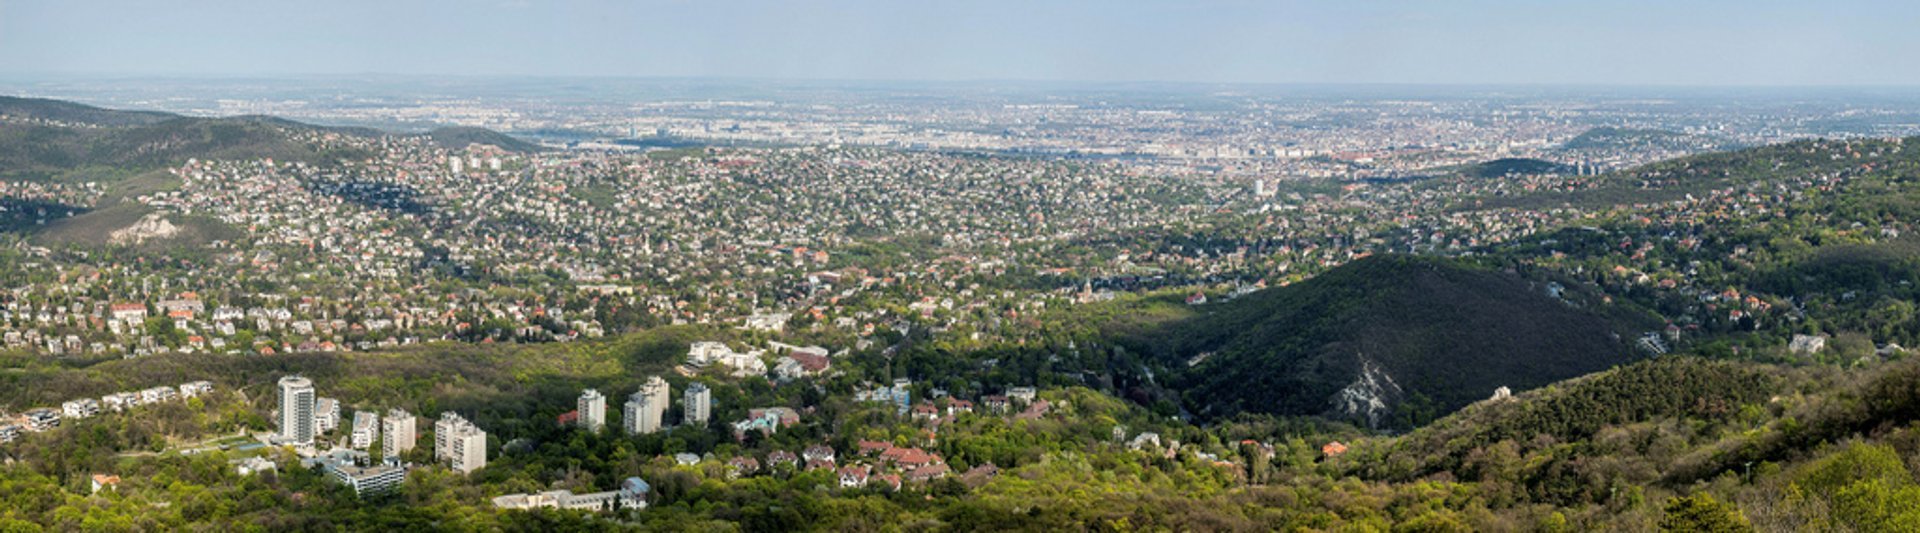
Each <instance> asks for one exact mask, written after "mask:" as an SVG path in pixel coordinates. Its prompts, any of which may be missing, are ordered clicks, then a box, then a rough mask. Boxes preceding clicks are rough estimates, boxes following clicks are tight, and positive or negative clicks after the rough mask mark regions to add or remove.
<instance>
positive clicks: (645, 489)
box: [493, 477, 652, 512]
mask: <svg viewBox="0 0 1920 533" xmlns="http://www.w3.org/2000/svg"><path fill="white" fill-rule="evenodd" d="M651 491H652V487H650V486H648V485H647V482H646V481H643V480H641V479H640V478H637V477H630V478H627V479H626V481H624V482H621V483H620V488H619V489H618V490H610V491H605V492H593V493H587V494H574V493H573V491H568V490H550V491H546V492H535V493H530V494H508V495H505V496H499V497H496V498H494V499H493V506H494V507H498V508H501V509H540V508H545V509H568V510H578V511H595V512H610V511H619V510H625V509H645V508H647V494H648V493H649V492H651Z"/></svg>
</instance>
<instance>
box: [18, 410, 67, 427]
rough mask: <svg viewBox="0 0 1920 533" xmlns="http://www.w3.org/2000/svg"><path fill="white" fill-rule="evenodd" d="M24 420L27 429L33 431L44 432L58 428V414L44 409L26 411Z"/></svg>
mask: <svg viewBox="0 0 1920 533" xmlns="http://www.w3.org/2000/svg"><path fill="white" fill-rule="evenodd" d="M26 419H27V429H30V430H33V431H46V430H49V429H53V428H56V427H60V412H59V411H55V410H53V409H48V408H45V407H42V408H39V409H32V410H28V411H27V414H26Z"/></svg>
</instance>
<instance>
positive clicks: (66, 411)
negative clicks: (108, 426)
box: [60, 398, 100, 419]
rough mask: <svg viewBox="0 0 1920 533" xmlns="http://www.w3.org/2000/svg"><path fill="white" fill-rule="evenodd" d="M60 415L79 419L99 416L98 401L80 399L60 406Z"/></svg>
mask: <svg viewBox="0 0 1920 533" xmlns="http://www.w3.org/2000/svg"><path fill="white" fill-rule="evenodd" d="M60 414H63V415H66V417H67V418H72V419H81V418H87V417H90V416H93V415H97V414H100V401H99V400H95V399H93V398H81V399H78V400H73V401H69V402H66V403H63V404H60Z"/></svg>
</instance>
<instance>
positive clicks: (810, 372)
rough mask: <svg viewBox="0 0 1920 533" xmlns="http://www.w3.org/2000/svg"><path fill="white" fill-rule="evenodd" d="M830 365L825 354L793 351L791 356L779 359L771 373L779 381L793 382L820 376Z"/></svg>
mask: <svg viewBox="0 0 1920 533" xmlns="http://www.w3.org/2000/svg"><path fill="white" fill-rule="evenodd" d="M831 365H832V363H831V362H830V361H829V360H828V359H827V356H826V355H825V354H816V353H812V352H807V351H802V350H794V351H793V353H792V354H791V355H788V356H786V357H781V358H780V359H779V360H778V361H776V362H775V363H774V367H773V373H774V375H775V376H778V377H779V378H780V379H784V380H794V379H800V378H803V377H807V376H817V375H820V373H821V372H825V371H826V370H827V367H829V366H831Z"/></svg>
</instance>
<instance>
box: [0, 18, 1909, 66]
mask: <svg viewBox="0 0 1920 533" xmlns="http://www.w3.org/2000/svg"><path fill="white" fill-rule="evenodd" d="M1916 25H1920V6H1917V5H1915V4H1913V3H1911V2H1899V1H1878V0H1868V1H1863V0H1849V1H1839V2H1786V1H1774V0H1766V1H1758V2H1752V1H1736V0H1706V1H1697V2H1665V1H1654V0H1630V1H1613V2H1537V1H1527V0H1467V1H1458V2H1398V1H1381V0H1364V1H1354V2H1320V1H1273V2H1266V1H1242V0H1203V1H1196V2H1141V1H1098V0H1043V1H1010V0H987V1H969V2H896V1H884V0H834V1H820V2H785V1H770V0H742V1H722V2H693V1H680V0H639V1H631V2H620V1H604V0H563V1H558V2H526V1H476V2H470V1H458V0H410V1H402V2H387V1H366V0H349V1H340V2H245V1H207V0H189V1H181V2H144V1H137V0H91V1H85V2H59V1H47V0H7V1H4V2H0V72H4V73H7V74H14V75H23V74H34V73H45V74H76V73H80V74H106V75H167V76H261V75H313V74H369V73H384V74H412V75H429V74H430V75H516V76H620V77H732V78H779V79H841V80H1054V81H1106V82H1112V81H1160V82H1207V83H1217V82H1232V83H1392V84H1474V85H1487V84H1597V85H1815V86H1835V85H1889V84H1892V85H1913V84H1916V83H1920V63H1916V62H1914V61H1910V60H1909V58H1907V57H1906V56H1905V54H1901V53H1894V52H1897V51H1901V50H1912V49H1913V48H1915V47H1916V46H1917V45H1920V33H1916V32H1913V31H1910V30H1911V28H1913V27H1915V26H1916Z"/></svg>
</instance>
